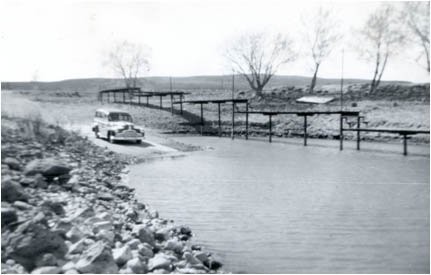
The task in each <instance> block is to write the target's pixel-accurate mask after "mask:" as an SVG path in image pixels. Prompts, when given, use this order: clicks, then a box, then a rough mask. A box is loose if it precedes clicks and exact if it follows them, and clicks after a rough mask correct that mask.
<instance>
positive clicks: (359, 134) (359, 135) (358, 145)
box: [356, 116, 361, 150]
mask: <svg viewBox="0 0 431 275" xmlns="http://www.w3.org/2000/svg"><path fill="white" fill-rule="evenodd" d="M357 124H358V125H357V126H356V128H357V130H358V131H357V132H356V150H361V131H359V129H361V117H360V116H358V121H357Z"/></svg>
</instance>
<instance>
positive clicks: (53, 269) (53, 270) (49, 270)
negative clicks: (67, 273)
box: [31, 266, 61, 274]
mask: <svg viewBox="0 0 431 275" xmlns="http://www.w3.org/2000/svg"><path fill="white" fill-rule="evenodd" d="M60 272H61V268H59V267H58V266H42V267H38V268H36V269H35V270H33V271H32V272H31V274H59V273H60Z"/></svg>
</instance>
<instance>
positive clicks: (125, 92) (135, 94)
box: [98, 88, 430, 155]
mask: <svg viewBox="0 0 431 275" xmlns="http://www.w3.org/2000/svg"><path fill="white" fill-rule="evenodd" d="M186 94H189V93H186V92H183V91H159V92H153V91H142V90H141V89H140V88H121V89H110V90H103V91H100V92H99V95H98V98H99V100H100V101H102V102H103V99H104V97H106V98H107V102H108V103H110V102H113V103H123V104H137V105H143V104H142V103H141V98H142V97H144V98H146V106H150V105H149V98H150V97H159V108H160V109H163V98H164V97H166V96H170V103H171V106H170V111H171V113H172V114H173V113H174V105H176V104H178V105H180V114H181V115H183V104H194V105H200V123H199V124H198V125H200V132H201V135H203V128H204V125H205V119H204V111H203V106H204V105H206V104H217V113H218V135H219V136H220V137H221V134H222V129H221V104H232V125H231V138H232V139H234V137H235V115H236V114H245V139H248V137H249V116H250V115H251V114H260V115H264V116H268V122H269V123H268V124H269V129H268V137H269V142H272V136H273V132H272V126H273V125H272V124H273V121H272V117H273V116H277V115H296V116H299V117H303V127H302V129H303V137H304V146H307V145H308V141H307V139H308V133H307V128H308V117H311V116H315V115H338V116H339V141H340V145H339V149H340V150H343V141H344V132H346V131H353V132H356V149H357V150H360V148H361V144H360V143H361V132H375V133H391V134H398V135H401V136H402V137H403V154H404V155H407V153H408V151H407V140H408V139H409V138H410V137H411V136H412V135H417V134H428V135H429V134H430V130H405V129H378V128H374V129H373V128H361V123H363V124H368V122H366V121H364V119H365V118H364V117H363V116H361V115H360V112H359V111H344V110H342V111H341V110H338V111H264V110H262V111H257V110H253V111H250V110H249V102H248V99H204V100H185V95H186ZM175 97H178V99H179V100H177V101H175ZM111 98H112V100H111ZM126 98H128V101H127V100H126ZM134 98H138V102H135V101H134V100H133V99H134ZM118 99H119V100H118ZM238 104H245V110H244V111H236V110H235V109H236V107H237V105H238ZM144 106H145V105H144ZM350 117H354V118H356V121H355V120H353V121H348V118H350ZM344 122H347V123H348V124H349V126H350V127H349V128H345V127H344ZM355 124H356V127H352V126H354V125H355Z"/></svg>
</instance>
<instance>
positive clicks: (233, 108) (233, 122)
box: [231, 101, 235, 139]
mask: <svg viewBox="0 0 431 275" xmlns="http://www.w3.org/2000/svg"><path fill="white" fill-rule="evenodd" d="M234 132H235V102H233V101H232V133H231V137H232V139H234V135H235V134H234Z"/></svg>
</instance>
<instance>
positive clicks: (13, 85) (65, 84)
mask: <svg viewBox="0 0 431 275" xmlns="http://www.w3.org/2000/svg"><path fill="white" fill-rule="evenodd" d="M310 81H311V78H310V77H305V76H286V75H276V76H274V77H273V78H272V79H271V81H270V82H269V83H268V85H267V86H266V87H265V88H266V89H272V88H276V87H282V86H304V85H309V84H310ZM368 82H370V80H366V79H344V83H345V84H346V85H347V84H355V83H368ZM339 83H340V79H329V78H319V79H318V81H317V86H320V85H331V84H332V85H336V84H339ZM384 83H391V84H410V82H406V81H388V82H384ZM172 84H173V89H174V90H229V89H231V87H232V76H231V75H224V76H190V77H172ZM123 86H124V84H123V81H122V80H121V79H113V78H83V79H68V80H62V81H54V82H2V83H1V88H2V89H3V90H46V91H53V90H60V91H78V92H86V91H87V92H92V91H99V90H103V89H110V88H119V87H123ZM140 87H142V89H143V90H156V91H157V90H169V88H170V80H169V77H158V76H154V77H146V78H141V79H140ZM235 89H237V90H248V89H249V86H248V84H247V82H246V81H245V80H244V78H243V77H241V76H240V75H235Z"/></svg>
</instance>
